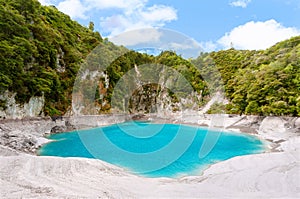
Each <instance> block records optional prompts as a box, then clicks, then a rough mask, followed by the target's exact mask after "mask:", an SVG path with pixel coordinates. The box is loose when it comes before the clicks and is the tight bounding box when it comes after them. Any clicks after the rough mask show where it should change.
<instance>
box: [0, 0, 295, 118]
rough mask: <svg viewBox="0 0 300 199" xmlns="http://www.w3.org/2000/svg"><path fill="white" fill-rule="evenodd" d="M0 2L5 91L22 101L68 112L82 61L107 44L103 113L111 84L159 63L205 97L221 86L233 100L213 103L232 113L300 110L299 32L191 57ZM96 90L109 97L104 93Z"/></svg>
mask: <svg viewBox="0 0 300 199" xmlns="http://www.w3.org/2000/svg"><path fill="white" fill-rule="evenodd" d="M0 2H1V3H0V30H1V32H0V38H1V40H0V93H1V92H5V91H10V92H14V93H17V95H16V100H17V102H18V103H20V104H22V103H25V102H28V101H29V99H30V98H31V97H32V96H44V97H45V100H46V102H45V107H44V112H45V114H46V115H55V114H59V115H62V114H64V113H66V111H67V110H68V109H69V107H70V106H71V102H72V91H73V85H74V82H75V78H76V76H77V73H78V72H79V69H80V66H81V65H82V64H83V63H84V62H85V59H86V58H87V56H88V55H89V54H90V53H91V52H92V51H93V50H94V49H95V47H97V46H99V45H103V46H106V47H107V49H110V50H108V51H107V52H105V53H106V54H105V56H107V57H109V56H113V55H115V54H121V55H122V56H120V57H118V59H116V60H115V61H114V62H113V63H111V65H110V66H109V67H108V68H107V70H106V71H105V72H106V74H107V75H108V76H109V87H108V88H107V89H105V90H104V91H103V88H99V87H101V84H99V87H98V88H97V89H96V91H97V92H96V94H95V103H99V104H101V103H102V102H103V100H104V101H106V102H107V103H105V106H103V107H101V110H100V111H99V113H104V112H105V113H107V112H110V108H111V107H110V105H109V104H110V102H111V95H112V92H113V89H114V86H115V85H116V84H117V82H118V81H119V79H120V78H121V77H122V75H124V74H125V73H126V72H127V71H129V70H131V69H132V68H134V66H135V65H142V64H162V65H166V66H169V67H172V68H173V69H175V70H177V71H178V72H179V73H181V74H182V75H183V76H184V77H185V78H186V79H187V80H188V81H189V82H190V84H191V86H192V87H193V89H194V90H195V92H196V93H198V95H201V97H202V98H203V99H205V100H206V101H207V100H209V98H210V97H211V96H212V95H213V93H214V92H216V91H219V90H222V91H224V93H225V95H226V98H227V99H228V101H229V103H228V104H227V105H222V104H215V105H214V106H213V107H215V108H216V109H222V110H224V111H226V112H227V113H230V114H252V115H277V116H279V115H288V116H300V37H294V38H291V39H289V40H286V41H282V42H280V43H278V44H276V45H274V46H273V47H271V48H269V49H267V50H261V51H247V50H235V49H229V50H222V51H218V52H211V53H201V54H200V55H199V57H198V58H197V59H194V60H193V59H189V60H186V59H184V58H182V57H181V56H180V55H177V54H176V53H175V52H169V51H165V52H162V53H161V54H160V55H158V56H153V55H147V54H141V53H138V52H135V51H130V50H128V49H126V48H125V47H122V46H116V45H114V44H113V43H111V42H109V41H108V40H107V39H102V37H101V35H100V33H99V32H95V31H94V28H93V23H92V22H90V26H89V27H84V26H82V25H80V24H79V23H77V22H76V21H73V20H72V19H71V18H70V17H69V16H67V15H65V14H63V13H62V12H60V11H59V10H57V9H56V8H55V7H54V6H41V5H40V3H39V2H38V1H37V0H26V1H25V0H0ZM122 52H126V53H125V54H124V53H122ZM204 77H205V78H204ZM99 81H100V80H99ZM102 87H103V86H102ZM101 89H102V91H101ZM99 91H101V92H104V98H101V99H100V97H99V95H100V93H99ZM205 100H204V102H205ZM102 104H103V103H102ZM0 108H2V109H5V101H3V100H2V101H1V100H0Z"/></svg>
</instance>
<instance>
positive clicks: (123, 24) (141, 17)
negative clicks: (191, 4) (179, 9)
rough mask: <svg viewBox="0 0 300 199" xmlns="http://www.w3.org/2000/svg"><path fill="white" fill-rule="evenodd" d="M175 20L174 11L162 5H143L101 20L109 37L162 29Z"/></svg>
mask: <svg viewBox="0 0 300 199" xmlns="http://www.w3.org/2000/svg"><path fill="white" fill-rule="evenodd" d="M176 19H177V13H176V10H175V9H174V8H172V7H168V6H164V5H153V6H151V7H146V6H145V5H143V6H139V7H136V8H135V9H132V8H131V9H129V10H125V11H124V12H123V13H122V14H119V15H114V16H110V17H106V18H101V22H100V25H101V27H102V29H103V30H106V31H107V32H109V33H110V36H109V37H112V36H115V35H117V34H119V33H122V32H125V31H130V30H134V29H141V28H151V27H163V26H164V25H165V24H166V23H167V22H170V21H173V20H176Z"/></svg>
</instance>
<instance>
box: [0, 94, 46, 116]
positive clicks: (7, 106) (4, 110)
mask: <svg viewBox="0 0 300 199" xmlns="http://www.w3.org/2000/svg"><path fill="white" fill-rule="evenodd" d="M15 96H16V93H11V92H8V91H6V92H4V93H3V94H2V95H0V100H1V101H2V102H4V103H3V104H2V107H0V117H1V118H6V119H22V118H25V117H37V116H44V112H43V108H44V104H45V98H44V96H42V97H31V98H30V100H29V102H28V103H25V104H18V103H17V102H16V100H15Z"/></svg>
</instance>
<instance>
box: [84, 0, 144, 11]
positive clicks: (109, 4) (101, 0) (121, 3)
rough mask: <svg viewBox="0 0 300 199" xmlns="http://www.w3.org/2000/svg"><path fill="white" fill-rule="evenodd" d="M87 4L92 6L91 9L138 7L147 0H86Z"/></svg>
mask: <svg viewBox="0 0 300 199" xmlns="http://www.w3.org/2000/svg"><path fill="white" fill-rule="evenodd" d="M84 2H85V4H86V5H88V6H89V7H90V9H95V8H96V9H100V10H104V9H114V8H119V9H125V10H130V9H136V8H138V7H141V6H143V5H144V4H145V3H146V2H147V0H130V1H128V0H84Z"/></svg>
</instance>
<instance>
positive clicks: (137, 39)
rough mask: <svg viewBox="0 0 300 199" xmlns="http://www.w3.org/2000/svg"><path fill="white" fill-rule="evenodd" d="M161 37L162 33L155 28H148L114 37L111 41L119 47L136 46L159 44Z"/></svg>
mask: <svg viewBox="0 0 300 199" xmlns="http://www.w3.org/2000/svg"><path fill="white" fill-rule="evenodd" d="M161 36H162V33H161V32H160V31H159V30H157V29H154V28H146V29H139V30H134V31H129V32H125V33H122V34H120V35H117V36H115V37H112V38H111V39H110V40H111V41H112V42H114V43H115V44H117V45H124V46H134V45H138V44H145V43H151V42H153V43H155V42H158V41H159V40H160V38H161ZM151 47H153V46H151Z"/></svg>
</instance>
